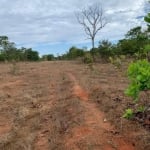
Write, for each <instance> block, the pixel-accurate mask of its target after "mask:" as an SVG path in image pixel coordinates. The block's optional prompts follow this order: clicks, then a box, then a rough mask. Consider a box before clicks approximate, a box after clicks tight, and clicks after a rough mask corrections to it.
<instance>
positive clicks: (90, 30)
mask: <svg viewBox="0 0 150 150" xmlns="http://www.w3.org/2000/svg"><path fill="white" fill-rule="evenodd" d="M76 17H77V20H78V22H79V24H81V25H82V26H83V27H84V30H85V33H86V34H87V36H88V38H89V39H91V40H92V48H94V45H95V36H96V34H97V33H98V32H99V31H100V30H101V29H102V28H103V27H104V26H105V25H106V24H107V21H106V18H105V16H104V11H103V8H102V6H101V5H100V4H94V5H92V6H89V7H88V8H87V9H82V10H81V11H80V12H78V13H76Z"/></svg>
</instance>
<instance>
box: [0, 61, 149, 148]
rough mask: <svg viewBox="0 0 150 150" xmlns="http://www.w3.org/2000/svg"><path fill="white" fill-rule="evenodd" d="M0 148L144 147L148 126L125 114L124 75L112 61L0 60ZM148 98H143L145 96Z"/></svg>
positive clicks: (125, 84)
mask: <svg viewBox="0 0 150 150" xmlns="http://www.w3.org/2000/svg"><path fill="white" fill-rule="evenodd" d="M0 67H1V72H0V81H1V84H0V149H2V150H20V149H21V150H49V149H50V150H55V149H56V150H148V148H149V138H150V136H149V131H147V130H146V129H145V128H144V127H142V126H141V125H140V124H138V123H136V122H133V121H128V120H126V119H123V118H122V117H121V116H122V113H123V111H124V110H125V108H126V107H127V106H128V105H132V101H131V100H130V99H128V98H127V97H126V96H124V92H123V91H124V89H125V88H126V87H127V84H128V80H127V77H126V75H125V70H126V65H124V66H122V70H121V69H120V70H118V69H115V68H114V67H113V66H112V65H111V64H95V65H94V69H93V70H91V69H90V68H89V67H88V66H86V65H84V64H79V63H77V62H65V61H64V62H61V61H60V62H40V63H19V64H17V67H18V70H17V73H15V74H12V71H11V69H12V68H11V67H12V66H11V64H0ZM146 98H147V97H146Z"/></svg>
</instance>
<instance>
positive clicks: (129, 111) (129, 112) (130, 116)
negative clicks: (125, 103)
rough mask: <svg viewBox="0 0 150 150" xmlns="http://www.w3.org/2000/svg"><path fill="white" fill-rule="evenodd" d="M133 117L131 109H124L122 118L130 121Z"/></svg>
mask: <svg viewBox="0 0 150 150" xmlns="http://www.w3.org/2000/svg"><path fill="white" fill-rule="evenodd" d="M132 117H133V110H132V109H130V108H129V109H126V110H125V113H124V114H123V118H126V119H131V118H132Z"/></svg>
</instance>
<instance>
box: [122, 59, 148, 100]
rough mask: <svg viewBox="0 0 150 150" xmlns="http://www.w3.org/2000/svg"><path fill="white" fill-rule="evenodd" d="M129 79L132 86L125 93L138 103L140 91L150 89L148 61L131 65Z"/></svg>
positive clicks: (140, 61)
mask: <svg viewBox="0 0 150 150" xmlns="http://www.w3.org/2000/svg"><path fill="white" fill-rule="evenodd" d="M128 77H129V79H130V85H129V87H128V89H127V90H126V92H125V93H126V94H127V95H128V96H131V97H132V98H133V99H134V100H135V101H137V100H138V97H139V93H140V91H144V90H149V89H150V63H149V62H148V61H147V60H138V61H137V62H134V63H131V64H130V65H129V68H128Z"/></svg>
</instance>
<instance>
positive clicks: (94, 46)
mask: <svg viewBox="0 0 150 150" xmlns="http://www.w3.org/2000/svg"><path fill="white" fill-rule="evenodd" d="M94 47H95V45H94V38H93V37H92V49H94Z"/></svg>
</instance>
